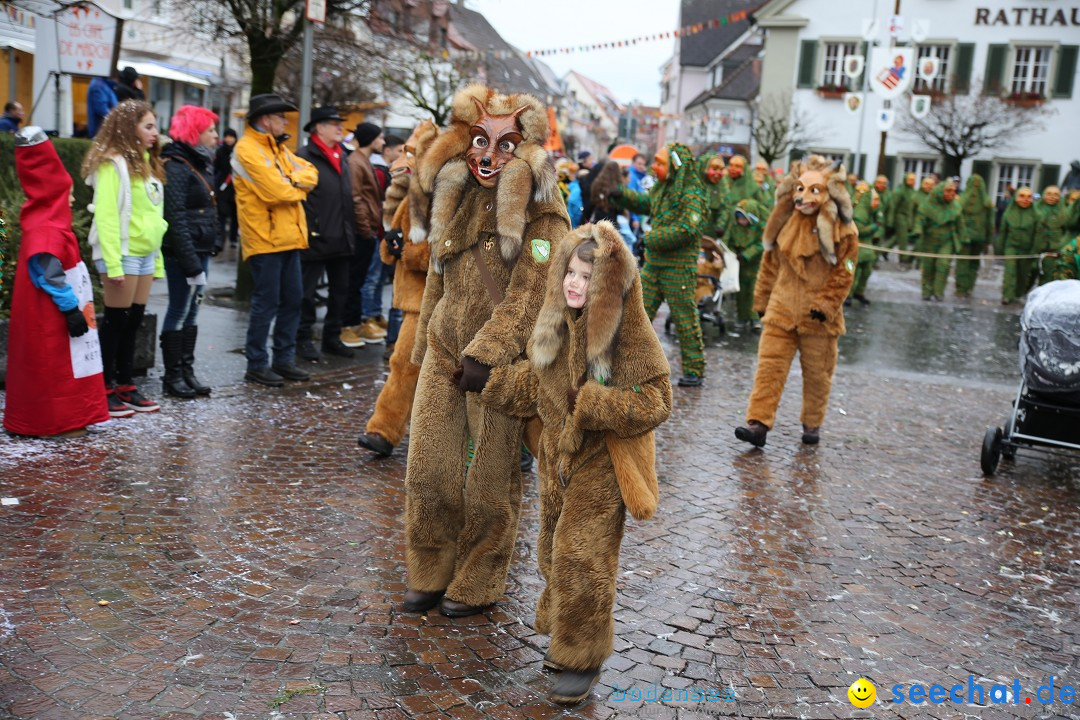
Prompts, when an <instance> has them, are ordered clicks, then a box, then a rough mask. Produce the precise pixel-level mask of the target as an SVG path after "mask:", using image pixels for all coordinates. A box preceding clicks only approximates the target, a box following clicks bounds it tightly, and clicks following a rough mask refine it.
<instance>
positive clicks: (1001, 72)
mask: <svg viewBox="0 0 1080 720" xmlns="http://www.w3.org/2000/svg"><path fill="white" fill-rule="evenodd" d="M1008 59H1009V46H1008V45H989V46H987V49H986V76H985V77H984V78H983V95H999V94H1001V89H1002V87H1004V85H1005V63H1006V62H1007V61H1008Z"/></svg>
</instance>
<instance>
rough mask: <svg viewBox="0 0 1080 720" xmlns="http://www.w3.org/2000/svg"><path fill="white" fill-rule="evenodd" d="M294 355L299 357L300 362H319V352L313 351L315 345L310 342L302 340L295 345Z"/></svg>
mask: <svg viewBox="0 0 1080 720" xmlns="http://www.w3.org/2000/svg"><path fill="white" fill-rule="evenodd" d="M296 354H297V355H299V356H300V359H301V360H307V361H308V362H319V351H318V350H316V349H315V343H313V342H311V341H310V340H304V341H302V342H301V343H300V344H299V345H297V346H296Z"/></svg>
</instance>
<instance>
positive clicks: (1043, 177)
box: [1038, 165, 1061, 192]
mask: <svg viewBox="0 0 1080 720" xmlns="http://www.w3.org/2000/svg"><path fill="white" fill-rule="evenodd" d="M1060 177H1061V166H1060V165H1043V166H1042V169H1041V170H1040V171H1039V189H1038V192H1042V191H1043V190H1045V189H1046V188H1047V186H1048V185H1057V184H1058V178H1060Z"/></svg>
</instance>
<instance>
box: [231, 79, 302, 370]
mask: <svg viewBox="0 0 1080 720" xmlns="http://www.w3.org/2000/svg"><path fill="white" fill-rule="evenodd" d="M296 110H297V108H296V106H295V105H293V104H292V103H290V102H286V101H285V100H283V99H282V98H281V97H280V96H278V95H276V94H274V93H266V94H263V95H255V96H254V97H252V98H251V102H250V104H249V108H248V114H247V127H246V128H245V132H244V136H243V137H242V138H240V140H239V141H237V143H236V149H235V150H234V151H233V157H232V169H233V185H234V187H235V188H236V213H237V218H238V219H239V221H240V247H241V250H242V252H243V257H244V259H245V260H246V261H247V263H248V267H249V268H250V269H251V278H252V281H253V286H254V287H253V290H252V294H251V310H250V313H249V315H248V331H247V342H246V344H245V348H244V353H245V355H246V356H247V372H246V373H245V374H244V379H245V380H248V381H250V382H255V383H259V384H260V385H267V386H270V387H280V386H281V385H283V384H284V382H285V380H307V379H309V375H308V374H307V373H306V372H304V371H302V370H300V369H299V368H297V367H296V331H297V327H298V326H299V324H300V303H301V301H302V299H303V295H304V289H303V281H302V275H301V272H300V251H301V250H305V249H307V247H308V227H307V217H306V215H305V213H304V208H303V202H304V200H305V199H306V198H307V196H308V193H309V192H311V191H312V190H313V189H314V188H315V186H316V185H317V184H318V182H319V173H318V171H317V170H316V169H315V166H314V165H312V164H311V163H310V162H308V161H307V160H303V159H301V158H299V157H297V156H296V155H294V154H293V153H292V152H290V150H289V148H287V147H286V146H285V141H286V140H288V138H289V136H288V135H287V134H286V133H285V128H286V125H287V122H288V118H287V117H286V115H285V113H288V112H296ZM271 325H273V326H274V348H273V349H274V356H273V362H272V363H271V359H270V355H269V354H268V353H267V352H266V340H267V337H268V336H269V334H270V326H271Z"/></svg>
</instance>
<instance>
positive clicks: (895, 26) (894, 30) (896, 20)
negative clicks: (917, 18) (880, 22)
mask: <svg viewBox="0 0 1080 720" xmlns="http://www.w3.org/2000/svg"><path fill="white" fill-rule="evenodd" d="M902 32H904V18H902V17H901V16H899V15H893V16H891V17H890V18H889V35H890V37H900V33H902Z"/></svg>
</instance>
